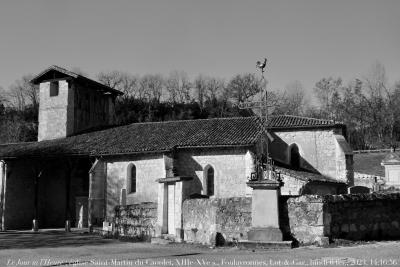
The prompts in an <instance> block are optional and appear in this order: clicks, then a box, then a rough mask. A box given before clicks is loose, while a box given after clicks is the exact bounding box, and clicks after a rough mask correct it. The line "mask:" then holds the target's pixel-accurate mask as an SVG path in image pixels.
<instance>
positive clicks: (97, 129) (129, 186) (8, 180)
mask: <svg viewBox="0 0 400 267" xmlns="http://www.w3.org/2000/svg"><path fill="white" fill-rule="evenodd" d="M32 83H34V84H38V85H39V87H40V108H39V130H38V141H37V142H28V143H16V144H2V145H0V202H1V203H0V223H1V224H0V225H1V230H3V231H4V230H9V229H31V228H32V224H33V222H34V223H35V224H36V227H39V228H57V227H64V226H65V225H66V223H67V224H69V225H71V226H72V227H96V226H102V224H103V222H112V220H113V214H114V209H115V207H116V206H117V205H129V204H136V203H143V202H153V203H156V204H157V235H161V234H171V235H174V234H177V233H178V232H179V231H181V228H182V210H181V208H182V203H183V201H184V200H185V199H188V198H195V197H208V198H229V197H245V196H251V192H252V191H251V188H249V187H248V186H247V185H246V182H247V181H248V180H249V179H252V178H254V176H255V175H256V173H257V162H258V161H259V160H260V159H261V158H262V154H263V153H264V154H265V151H266V144H267V142H268V147H269V154H270V156H271V157H272V159H273V161H274V164H275V171H276V172H277V173H278V176H279V177H280V179H281V180H282V181H283V183H284V185H283V187H282V189H281V194H282V195H301V194H321V195H324V194H339V193H346V192H347V187H348V186H351V185H353V158H352V157H353V153H352V150H351V149H350V147H349V145H348V144H347V142H346V139H345V136H346V127H345V125H343V124H341V123H338V122H335V121H332V120H322V119H314V118H304V117H297V116H288V115H281V116H275V117H271V118H270V120H269V121H268V123H267V124H266V127H267V129H268V132H269V134H268V135H267V134H266V133H265V131H264V129H263V127H262V125H263V122H262V121H261V120H260V118H258V117H242V118H217V119H202V120H185V121H166V122H150V123H134V124H130V125H125V126H118V127H115V126H113V125H114V123H115V111H114V106H115V100H116V98H117V97H118V96H119V95H121V92H119V91H117V90H115V89H112V88H109V87H107V86H105V85H102V84H100V83H98V82H96V81H93V80H91V79H88V78H86V77H84V76H82V75H78V74H76V73H73V72H71V71H68V70H65V69H63V68H60V67H57V66H52V67H50V68H48V69H46V70H45V71H43V72H42V73H40V74H38V75H37V76H36V77H35V78H34V79H33V80H32ZM264 124H265V123H264Z"/></svg>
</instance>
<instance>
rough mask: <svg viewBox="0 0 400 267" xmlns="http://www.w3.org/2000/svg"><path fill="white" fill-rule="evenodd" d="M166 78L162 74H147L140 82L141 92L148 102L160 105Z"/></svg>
mask: <svg viewBox="0 0 400 267" xmlns="http://www.w3.org/2000/svg"><path fill="white" fill-rule="evenodd" d="M163 87H164V78H163V77H162V75H161V74H146V75H144V76H143V77H142V78H141V79H140V82H139V92H140V94H141V95H143V96H144V97H145V98H146V99H148V101H155V102H157V103H160V100H161V96H162V93H163Z"/></svg>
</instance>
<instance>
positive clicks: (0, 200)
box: [0, 160, 6, 231]
mask: <svg viewBox="0 0 400 267" xmlns="http://www.w3.org/2000/svg"><path fill="white" fill-rule="evenodd" d="M5 180H6V163H5V162H4V161H2V160H1V161H0V231H5V228H4V204H5Z"/></svg>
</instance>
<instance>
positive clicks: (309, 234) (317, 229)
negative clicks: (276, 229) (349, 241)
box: [285, 195, 326, 244]
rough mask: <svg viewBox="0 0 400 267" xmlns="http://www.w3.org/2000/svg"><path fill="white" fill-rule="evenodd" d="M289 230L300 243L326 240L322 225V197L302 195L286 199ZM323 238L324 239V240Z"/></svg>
mask: <svg viewBox="0 0 400 267" xmlns="http://www.w3.org/2000/svg"><path fill="white" fill-rule="evenodd" d="M287 214H288V224H289V227H288V228H287V229H285V230H286V231H289V232H290V234H291V235H292V237H293V239H295V240H297V241H298V242H299V243H301V244H313V243H318V244H321V243H324V241H325V242H326V238H324V237H325V231H324V229H325V227H324V197H323V196H317V195H304V196H301V197H297V198H290V199H288V201H287ZM324 239H325V240H324Z"/></svg>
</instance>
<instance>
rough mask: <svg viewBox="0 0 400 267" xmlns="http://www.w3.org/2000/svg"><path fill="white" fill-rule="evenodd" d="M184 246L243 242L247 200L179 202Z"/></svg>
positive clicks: (248, 223)
mask: <svg viewBox="0 0 400 267" xmlns="http://www.w3.org/2000/svg"><path fill="white" fill-rule="evenodd" d="M182 215H183V230H184V240H185V241H186V242H193V243H202V244H213V245H214V244H215V243H220V244H222V243H229V242H235V241H237V240H239V239H246V238H247V231H248V230H249V229H250V226H251V198H222V199H216V198H212V199H188V200H185V201H184V202H183V208H182Z"/></svg>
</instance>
